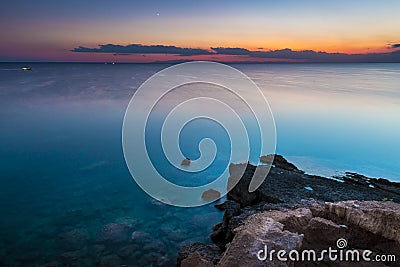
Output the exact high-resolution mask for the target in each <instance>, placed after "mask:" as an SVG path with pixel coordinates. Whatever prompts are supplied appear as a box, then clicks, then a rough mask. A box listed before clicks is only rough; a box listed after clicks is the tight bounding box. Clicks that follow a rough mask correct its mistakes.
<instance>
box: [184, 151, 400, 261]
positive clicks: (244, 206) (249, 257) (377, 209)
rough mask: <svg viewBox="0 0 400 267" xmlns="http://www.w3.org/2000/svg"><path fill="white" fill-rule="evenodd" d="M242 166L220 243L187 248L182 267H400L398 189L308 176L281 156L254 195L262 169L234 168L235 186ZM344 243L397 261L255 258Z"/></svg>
mask: <svg viewBox="0 0 400 267" xmlns="http://www.w3.org/2000/svg"><path fill="white" fill-rule="evenodd" d="M269 158H271V157H269ZM261 162H263V160H261ZM264 162H268V156H267V158H264ZM243 167H245V168H246V170H245V172H244V174H243V177H242V179H240V181H239V182H238V183H237V184H236V185H235V187H234V188H233V189H232V190H231V191H230V192H229V193H228V196H227V199H228V200H227V201H225V202H224V203H222V204H218V205H216V208H217V209H219V210H224V211H225V213H224V217H223V220H222V222H221V223H219V224H217V225H215V226H214V227H213V233H212V234H211V240H212V241H213V243H214V244H212V245H205V244H202V243H193V244H188V245H185V246H184V247H183V248H182V250H181V251H180V253H179V256H178V259H177V265H178V266H182V267H187V266H399V261H400V205H399V204H398V203H399V202H400V184H399V183H394V182H390V181H388V180H386V179H382V178H379V179H376V178H369V177H366V176H363V175H360V174H356V173H350V172H347V173H345V174H344V175H343V176H340V177H334V179H330V178H326V177H320V176H316V175H308V174H305V173H304V172H303V171H301V170H299V169H298V168H297V167H296V166H295V165H293V164H292V163H290V162H287V161H286V159H285V158H283V157H282V156H280V155H275V157H274V161H273V163H272V167H271V170H270V172H269V174H268V176H267V178H266V179H265V180H264V182H263V183H262V184H261V186H260V187H259V188H258V189H257V190H256V191H254V192H252V193H249V192H248V187H249V184H250V181H251V179H252V177H253V174H254V172H255V170H256V166H253V165H251V164H247V165H246V166H243V164H242V165H235V164H232V165H231V166H230V173H231V178H230V179H237V178H238V177H234V175H232V174H233V173H235V168H243ZM260 167H261V168H267V167H268V166H266V165H265V166H260ZM239 178H240V177H239ZM339 239H344V240H345V241H346V242H347V244H346V248H347V249H354V250H357V251H360V253H362V252H364V251H366V250H371V251H372V256H371V257H373V256H375V255H395V259H396V261H394V262H393V261H392V262H390V261H385V262H379V263H378V262H363V261H361V262H354V261H353V262H343V261H339V260H336V261H331V260H330V259H327V258H326V256H325V257H324V258H322V259H321V260H317V261H296V262H294V261H291V260H290V259H288V260H287V261H279V260H278V259H277V258H276V257H275V258H274V259H272V260H269V261H260V260H259V259H258V258H257V255H256V254H257V252H258V251H259V250H261V249H263V248H264V246H268V248H270V249H271V250H272V249H274V250H276V251H278V250H285V251H291V250H297V251H300V252H301V251H305V250H309V249H313V250H316V251H321V250H323V249H327V248H328V247H334V248H336V245H337V244H336V242H337V240H339Z"/></svg>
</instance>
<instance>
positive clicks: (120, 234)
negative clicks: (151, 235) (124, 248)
mask: <svg viewBox="0 0 400 267" xmlns="http://www.w3.org/2000/svg"><path fill="white" fill-rule="evenodd" d="M131 231H132V227H131V226H129V225H127V224H123V223H110V224H107V225H104V226H103V227H102V228H101V229H100V231H99V232H98V234H97V242H99V243H120V242H124V241H128V240H129V238H130V236H131Z"/></svg>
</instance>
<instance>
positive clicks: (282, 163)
mask: <svg viewBox="0 0 400 267" xmlns="http://www.w3.org/2000/svg"><path fill="white" fill-rule="evenodd" d="M260 162H261V163H266V164H269V165H273V166H275V167H277V168H280V169H283V170H288V171H293V172H299V173H304V171H302V170H299V169H298V168H297V167H296V166H295V165H294V164H293V163H290V162H289V161H287V160H286V159H285V158H284V157H282V156H281V155H277V154H269V155H266V156H261V157H260Z"/></svg>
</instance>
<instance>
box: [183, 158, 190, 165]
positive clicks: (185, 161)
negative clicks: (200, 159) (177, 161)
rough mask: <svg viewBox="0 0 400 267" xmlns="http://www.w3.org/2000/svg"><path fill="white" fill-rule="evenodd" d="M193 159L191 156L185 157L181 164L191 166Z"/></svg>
mask: <svg viewBox="0 0 400 267" xmlns="http://www.w3.org/2000/svg"><path fill="white" fill-rule="evenodd" d="M190 162H191V160H190V159H189V158H185V159H183V160H182V162H181V165H182V166H189V165H190Z"/></svg>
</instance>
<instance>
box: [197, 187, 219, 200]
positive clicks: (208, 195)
mask: <svg viewBox="0 0 400 267" xmlns="http://www.w3.org/2000/svg"><path fill="white" fill-rule="evenodd" d="M220 197H221V193H220V192H218V191H217V190H214V189H208V190H206V191H204V192H203V194H202V195H201V198H202V199H203V200H205V201H214V200H217V199H219V198H220Z"/></svg>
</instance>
